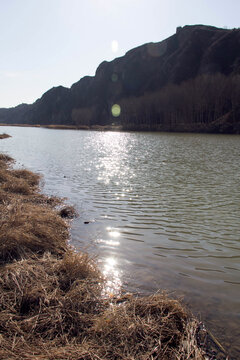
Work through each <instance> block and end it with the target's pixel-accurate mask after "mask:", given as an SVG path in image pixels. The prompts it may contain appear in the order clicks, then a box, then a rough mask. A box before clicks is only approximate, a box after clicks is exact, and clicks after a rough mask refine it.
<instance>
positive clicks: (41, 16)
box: [0, 0, 240, 108]
mask: <svg viewBox="0 0 240 360" xmlns="http://www.w3.org/2000/svg"><path fill="white" fill-rule="evenodd" d="M239 13H240V1H239V0H229V1H228V2H225V1H223V0H222V1H219V0H218V1H217V0H211V1H209V0H182V1H179V0H168V1H166V0H164V1H163V0H51V1H49V0H41V1H40V0H24V1H22V0H9V1H6V0H0V44H1V57H0V108H2V107H12V106H16V105H19V104H21V103H32V102H34V101H35V100H37V98H39V97H41V96H42V95H43V93H44V92H46V91H47V90H49V89H50V88H52V87H53V86H59V85H62V86H66V87H70V86H71V85H72V84H73V83H75V82H77V81H78V80H79V79H80V78H82V77H83V76H86V75H91V76H93V75H94V74H95V71H96V69H97V67H98V66H99V64H100V63H101V62H102V61H104V60H107V61H111V60H113V59H114V58H116V57H119V56H123V55H124V54H125V53H126V52H127V51H129V50H130V49H132V48H135V47H137V46H140V45H142V44H144V43H148V42H159V41H162V40H164V39H165V38H167V37H169V36H171V35H173V34H174V33H175V32H176V27H178V26H184V25H195V24H204V25H212V26H216V27H227V28H229V29H231V28H237V27H239Z"/></svg>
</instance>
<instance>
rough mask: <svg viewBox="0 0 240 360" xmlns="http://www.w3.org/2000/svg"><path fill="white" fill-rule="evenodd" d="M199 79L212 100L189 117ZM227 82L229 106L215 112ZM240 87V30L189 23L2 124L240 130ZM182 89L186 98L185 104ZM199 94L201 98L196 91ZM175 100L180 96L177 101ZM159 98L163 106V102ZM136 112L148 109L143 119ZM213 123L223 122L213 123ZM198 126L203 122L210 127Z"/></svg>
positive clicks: (3, 113) (2, 116)
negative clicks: (115, 109)
mask: <svg viewBox="0 0 240 360" xmlns="http://www.w3.org/2000/svg"><path fill="white" fill-rule="evenodd" d="M194 79H195V80H196V79H197V80H196V81H195V83H194V86H195V88H199V87H200V88H201V87H203V84H204V86H205V88H206V89H209V88H210V90H211V101H212V102H211V104H210V102H209V99H206V101H205V102H204V105H203V104H202V106H201V109H197V106H196V104H197V100H194V101H195V102H194V106H193V107H192V110H191V111H192V112H194V114H192V112H189V113H188V116H189V117H188V118H186V114H187V113H186V111H185V110H186V108H187V107H189V105H188V104H187V99H188V98H189V97H191V94H192V90H193V88H192V87H193V84H192V83H191V82H192V81H193V80H194ZM213 79H214V80H213ZM230 79H231V80H230ZM213 83H214V85H212V84H213ZM220 83H221V86H220V87H221V89H222V92H223V93H224V95H223V94H222V93H221V97H222V98H224V104H225V105H224V106H223V108H221V109H220V107H219V106H218V111H215V110H213V108H214V107H216V104H217V101H218V99H219V96H220V95H219V92H218V91H216V94H215V97H214V95H213V94H212V93H214V89H215V88H216V89H218V88H219V84H220ZM191 84H192V85H191ZM223 84H224V85H223ZM239 87H240V29H232V30H228V29H220V28H215V27H212V26H204V25H194V26H184V27H179V28H177V31H176V33H175V34H174V35H172V36H171V37H169V38H167V39H166V40H164V41H161V42H158V43H148V44H144V45H142V46H139V47H137V48H135V49H132V50H130V51H128V52H127V53H126V54H125V55H124V56H122V57H119V58H116V59H114V60H113V61H111V62H107V61H104V62H103V63H101V64H100V65H99V67H98V68H97V70H96V74H95V76H93V77H90V76H86V77H84V78H82V79H80V80H79V81H78V82H76V83H75V84H73V85H72V86H71V88H70V89H68V88H64V87H62V86H59V87H56V88H52V89H50V90H49V91H47V92H46V93H45V94H43V96H42V97H41V98H40V99H38V100H37V101H36V102H35V103H33V104H32V105H26V104H22V105H19V106H17V107H15V108H10V109H0V123H22V124H24V123H25V124H26V123H27V124H40V125H41V124H42V125H43V124H44V125H47V124H66V125H88V126H91V125H94V124H99V125H106V124H111V123H112V122H115V123H118V124H120V125H123V126H124V128H127V129H133V128H134V129H136V130H138V129H142V130H170V131H174V130H175V129H176V130H177V131H208V130H209V131H214V132H219V131H223V132H239V131H240V126H239V124H238V122H240V119H239V118H238V115H237V114H238V113H239V104H240V97H239V99H238V95H239V96H240V92H239V94H238V91H239ZM229 88H231V91H230V90H229ZM183 90H184V91H185V98H184V104H182V103H181V105H180V106H179V105H177V104H178V103H179V102H180V97H181V96H182V93H183ZM188 91H189V93H188ZM194 91H196V89H195V90H194ZM204 93H206V91H205V92H204V91H203V94H204ZM196 96H200V94H199V92H197V91H196ZM217 96H218V98H217ZM163 97H164V101H163ZM166 97H167V99H166ZM208 98H209V95H208ZM153 99H154V100H153ZM170 99H174V100H172V101H173V103H172V107H171V101H170ZM181 99H182V98H181ZM201 99H202V97H201ZM199 100H200V99H199ZM169 101H170V103H169ZM159 102H161V104H162V106H164V112H162V111H160V110H161V109H160V108H158V105H157V104H158V103H159ZM202 103H203V102H202ZM113 104H120V105H121V110H122V111H121V113H120V116H119V117H114V116H113V114H112V111H111V109H112V106H113ZM133 104H134V105H133ZM144 104H145V105H144ZM166 104H167V105H166ZM206 104H207V105H206ZM150 105H151V106H150ZM134 108H135V110H136V111H135V110H134ZM150 108H151V109H150ZM210 108H211V109H210ZM173 109H175V110H174V114H175V115H174V116H175V117H174V119H175V120H174V122H172V121H171V126H170V125H169V121H170V120H169V118H170V115H169V114H171V113H173ZM200 111H201V121H200V120H199V123H198V117H199V119H200V115H199V116H198V115H196V112H200ZM136 113H137V114H141V116H140V115H139V116H138V119H137V118H136ZM143 114H145V115H143ZM183 114H185V115H184V116H183ZM191 114H192V115H191ZM199 114H200V113H199ZM204 114H205V115H206V116H207V121H205V120H206V118H204V116H205V115H204ZM236 116H237V119H236ZM140 117H141V119H140ZM224 117H225V118H226V119H228V120H227V121H228V126H227V127H225V128H224V127H222V125H221V126H220V125H219V124H223V122H224V120H223V119H224ZM219 119H221V121H220V120H219ZM230 119H232V120H230ZM217 120H219V121H217ZM214 122H215V124H216V125H215V126H212V125H211V127H209V129H208V125H209V124H210V123H211V124H213V123H214ZM233 122H234V124H233ZM196 123H198V124H197V126H195V125H196ZM199 124H200V125H203V124H204V129H203V126H199ZM140 125H141V126H140Z"/></svg>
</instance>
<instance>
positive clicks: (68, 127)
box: [0, 124, 122, 131]
mask: <svg viewBox="0 0 240 360" xmlns="http://www.w3.org/2000/svg"><path fill="white" fill-rule="evenodd" d="M0 126H17V127H36V128H46V129H58V130H95V131H122V126H117V125H92V126H87V125H78V126H75V125H57V124H55V125H30V124H0Z"/></svg>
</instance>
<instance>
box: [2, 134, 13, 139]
mask: <svg viewBox="0 0 240 360" xmlns="http://www.w3.org/2000/svg"><path fill="white" fill-rule="evenodd" d="M9 137H11V135H8V134H5V133H4V134H0V140H2V139H7V138H9Z"/></svg>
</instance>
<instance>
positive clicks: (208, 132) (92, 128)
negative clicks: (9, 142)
mask: <svg viewBox="0 0 240 360" xmlns="http://www.w3.org/2000/svg"><path fill="white" fill-rule="evenodd" d="M0 126H13V127H32V128H41V129H53V130H86V131H103V132H107V131H114V132H137V133H150V132H153V133H168V134H174V133H176V134H184V133H185V134H205V135H237V136H239V135H240V133H239V132H224V131H222V132H220V131H213V130H212V131H211V130H207V129H206V128H205V127H198V128H197V127H195V128H191V127H184V128H175V129H171V130H170V129H168V128H162V129H151V128H150V129H149V128H142V129H136V128H124V127H123V126H122V125H91V126H87V125H78V126H77V125H57V124H56V125H39V124H36V125H34V124H32V125H31V124H3V123H0Z"/></svg>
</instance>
